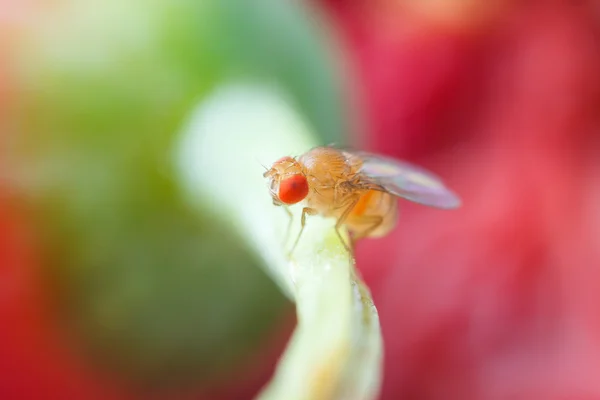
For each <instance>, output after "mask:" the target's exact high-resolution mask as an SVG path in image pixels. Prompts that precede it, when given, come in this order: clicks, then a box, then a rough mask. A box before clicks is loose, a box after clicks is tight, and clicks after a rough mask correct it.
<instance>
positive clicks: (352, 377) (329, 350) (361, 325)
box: [176, 83, 382, 400]
mask: <svg viewBox="0 0 600 400" xmlns="http://www.w3.org/2000/svg"><path fill="white" fill-rule="evenodd" d="M316 145H318V143H317V140H316V138H315V136H314V135H312V134H311V133H310V132H309V131H308V129H307V128H306V125H305V123H304V122H303V121H302V120H301V118H300V117H299V116H298V114H297V113H296V111H295V110H294V107H292V105H291V103H290V102H289V101H287V97H286V96H285V95H284V94H283V92H281V91H279V90H278V89H277V88H274V87H269V86H263V85H261V84H244V83H238V84H231V85H229V86H227V87H222V88H220V89H218V90H217V91H216V92H215V93H214V94H213V95H211V96H209V97H208V98H207V99H205V101H203V102H202V103H201V104H200V105H199V106H198V108H197V110H195V111H194V112H193V114H192V117H191V119H190V121H189V124H188V126H187V127H186V128H185V129H184V134H183V138H182V141H181V143H180V146H179V147H178V148H177V149H176V160H177V163H178V169H179V171H180V174H181V180H182V183H183V186H184V187H185V188H186V190H187V193H188V199H189V201H190V202H191V203H192V204H193V205H196V206H197V207H202V209H203V210H206V207H209V210H210V211H212V212H214V213H215V214H217V215H220V216H221V217H222V220H223V221H224V223H226V224H230V225H232V226H233V228H235V229H236V230H237V231H238V232H239V233H240V235H241V237H242V238H244V239H245V240H247V241H248V243H249V245H250V247H251V248H252V249H254V250H255V251H256V252H257V253H258V254H259V256H260V257H261V258H262V260H263V262H264V267H265V269H266V271H267V272H268V274H269V275H270V276H271V277H272V278H273V279H274V280H275V282H277V283H278V284H279V286H280V287H281V289H282V290H283V292H284V293H285V294H286V295H287V296H288V297H289V298H290V299H292V300H293V301H295V302H296V308H297V316H298V326H297V328H296V330H295V332H294V334H293V337H292V339H291V341H290V343H289V345H288V348H287V350H286V351H285V353H284V355H283V356H282V358H281V360H280V363H279V365H278V367H277V370H276V373H275V376H274V377H273V379H272V380H271V382H270V383H269V384H268V385H267V386H266V387H265V388H264V390H263V391H262V393H260V394H259V396H258V398H259V399H260V400H270V399H283V398H285V399H286V400H294V399H344V400H352V399H356V400H359V399H360V400H362V399H373V398H375V397H376V396H377V394H378V391H379V386H380V380H381V359H382V341H381V335H380V328H379V319H378V315H377V311H376V308H375V306H374V305H373V302H372V300H371V298H370V294H369V291H368V289H367V288H366V286H365V285H364V284H363V283H362V281H361V280H360V278H359V277H358V276H357V274H356V272H355V268H354V261H353V259H352V257H351V256H350V254H348V252H347V251H346V250H345V248H344V246H343V245H342V243H341V242H340V240H339V238H338V236H337V235H336V233H335V230H334V223H335V221H333V220H328V219H323V218H321V217H317V216H313V217H310V218H309V219H308V221H307V226H306V228H305V231H304V233H303V235H302V238H301V240H300V242H299V244H298V247H297V248H296V250H295V251H294V254H293V258H292V259H291V260H288V258H287V257H286V253H287V248H288V246H289V243H291V242H292V241H293V240H294V239H295V238H296V236H295V235H297V233H298V229H299V219H300V211H301V206H296V207H291V208H290V210H291V211H292V213H293V216H294V218H293V225H292V234H291V235H289V236H288V237H287V239H288V240H287V242H285V240H284V239H285V238H286V229H287V226H288V222H289V219H288V217H287V215H286V213H285V212H284V210H282V209H281V208H280V207H275V206H273V204H272V202H271V199H270V196H269V193H268V190H267V188H266V185H265V182H264V178H263V177H262V174H263V172H264V167H263V165H264V166H266V165H270V164H271V163H272V162H273V161H274V160H276V159H278V158H280V157H282V156H285V155H299V154H301V153H303V152H305V151H306V150H308V149H309V148H311V147H314V146H316ZM240 285H243V282H240Z"/></svg>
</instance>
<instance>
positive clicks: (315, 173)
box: [264, 146, 461, 255]
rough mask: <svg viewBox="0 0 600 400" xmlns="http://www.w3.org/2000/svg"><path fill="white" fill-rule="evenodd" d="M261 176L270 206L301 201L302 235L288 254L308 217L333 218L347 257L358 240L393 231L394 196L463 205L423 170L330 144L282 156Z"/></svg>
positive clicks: (433, 204)
mask: <svg viewBox="0 0 600 400" xmlns="http://www.w3.org/2000/svg"><path fill="white" fill-rule="evenodd" d="M264 177H265V178H267V181H268V186H269V190H270V193H271V197H272V198H273V204H274V205H276V206H290V205H293V204H297V203H300V202H304V206H303V208H302V216H301V229H300V233H299V234H298V237H297V238H296V241H295V242H294V245H293V246H292V249H291V250H290V255H291V253H292V252H293V251H294V249H295V248H296V245H297V244H298V241H299V240H300V236H301V235H302V232H303V230H304V226H305V224H306V216H307V215H321V216H323V217H333V218H336V220H337V222H336V224H335V231H336V233H337V235H338V237H339V238H340V240H341V241H342V243H343V244H344V247H345V248H346V250H348V251H349V252H350V253H351V250H350V248H352V247H353V245H354V243H355V242H356V240H358V239H362V238H365V237H381V236H385V235H386V234H388V233H389V232H390V231H391V230H392V229H393V228H394V227H395V225H396V221H397V218H398V202H397V199H398V198H404V199H407V200H410V201H413V202H415V203H420V204H423V205H426V206H430V207H436V208H444V209H452V208H457V207H459V206H460V203H461V202H460V199H459V198H458V196H457V195H456V194H454V193H453V192H452V191H451V190H450V189H448V188H447V187H446V186H445V185H444V183H443V182H442V181H441V179H440V178H438V177H437V176H435V175H434V174H432V173H431V172H429V171H427V170H425V169H423V168H420V167H417V166H415V165H411V164H409V163H406V162H404V161H399V160H395V159H392V158H388V157H384V156H381V155H377V154H371V153H367V152H363V151H346V150H341V149H337V148H334V147H329V146H327V147H316V148H313V149H311V150H309V151H308V152H306V153H304V154H303V155H301V156H300V157H297V158H293V157H283V158H280V159H279V160H277V161H275V162H274V163H273V165H272V166H271V168H270V169H268V170H267V171H266V172H265V173H264ZM286 210H287V208H286ZM287 212H288V214H289V215H290V217H291V216H292V214H291V213H290V212H289V210H287ZM342 226H344V227H346V228H347V230H348V232H349V233H350V237H351V243H350V246H348V245H347V244H346V242H345V241H344V239H343V238H342V236H341V234H340V232H339V229H340V228H341V227H342Z"/></svg>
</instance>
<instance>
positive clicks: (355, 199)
mask: <svg viewBox="0 0 600 400" xmlns="http://www.w3.org/2000/svg"><path fill="white" fill-rule="evenodd" d="M359 199H360V196H353V197H351V198H350V200H348V203H349V204H348V206H347V207H346V208H345V209H344V212H343V213H342V215H340V217H339V218H338V220H337V222H336V223H335V233H336V234H337V236H338V238H340V241H341V242H342V244H343V245H344V248H345V249H346V251H348V253H350V255H351V256H352V257H354V253H353V251H352V243H350V246H348V244H347V243H346V241H345V240H344V238H343V237H342V234H341V233H340V228H341V226H342V224H343V223H344V222H345V221H346V218H348V215H349V214H350V212H351V211H352V209H353V208H354V206H355V205H356V203H358V200H359Z"/></svg>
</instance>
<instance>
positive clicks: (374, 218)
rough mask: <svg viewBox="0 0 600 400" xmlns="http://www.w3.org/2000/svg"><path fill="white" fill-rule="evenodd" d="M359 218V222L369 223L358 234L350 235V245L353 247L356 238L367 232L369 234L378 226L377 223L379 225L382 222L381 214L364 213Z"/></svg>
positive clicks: (366, 234) (363, 235) (362, 236)
mask: <svg viewBox="0 0 600 400" xmlns="http://www.w3.org/2000/svg"><path fill="white" fill-rule="evenodd" d="M361 219H362V221H361V223H364V224H370V225H369V226H368V227H367V229H364V230H363V231H362V232H360V233H359V234H356V235H354V236H353V237H352V240H351V243H352V247H354V244H355V243H356V241H357V240H359V239H362V238H365V237H367V236H369V234H371V232H373V231H374V230H375V229H377V228H378V227H379V225H381V224H382V223H383V216H381V215H365V216H364V217H362V218H361Z"/></svg>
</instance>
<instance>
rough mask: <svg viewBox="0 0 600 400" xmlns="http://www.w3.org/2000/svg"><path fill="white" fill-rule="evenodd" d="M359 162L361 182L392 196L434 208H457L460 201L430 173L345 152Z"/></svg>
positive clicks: (398, 162)
mask: <svg viewBox="0 0 600 400" xmlns="http://www.w3.org/2000/svg"><path fill="white" fill-rule="evenodd" d="M347 154H348V156H349V157H357V158H358V159H360V161H362V166H361V167H360V174H361V180H363V181H366V182H365V183H368V184H371V185H375V186H379V187H380V189H383V190H385V191H386V192H389V193H391V194H393V195H395V196H398V197H402V198H405V199H407V200H410V201H413V202H416V203H420V204H423V205H427V206H431V207H437V208H448V209H449V208H457V207H459V206H460V205H461V201H460V199H459V197H458V196H457V195H456V194H455V193H454V192H452V191H451V190H450V189H448V188H447V187H446V186H445V185H444V183H443V182H442V180H441V179H440V178H438V177H437V176H435V175H434V174H432V173H431V172H429V171H427V170H425V169H423V168H420V167H417V166H416V165H412V164H409V163H407V162H403V161H399V160H395V159H392V158H387V157H384V156H380V155H376V154H371V153H366V152H347Z"/></svg>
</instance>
